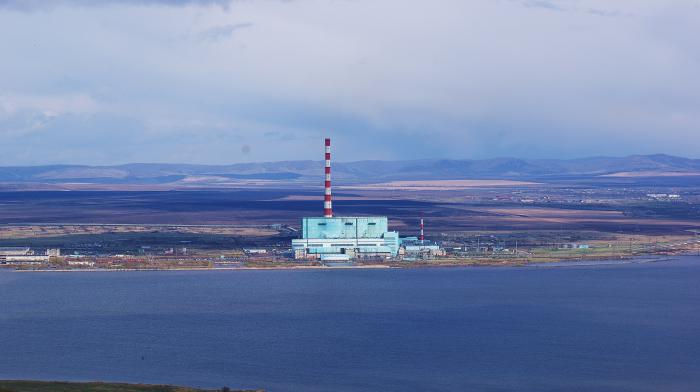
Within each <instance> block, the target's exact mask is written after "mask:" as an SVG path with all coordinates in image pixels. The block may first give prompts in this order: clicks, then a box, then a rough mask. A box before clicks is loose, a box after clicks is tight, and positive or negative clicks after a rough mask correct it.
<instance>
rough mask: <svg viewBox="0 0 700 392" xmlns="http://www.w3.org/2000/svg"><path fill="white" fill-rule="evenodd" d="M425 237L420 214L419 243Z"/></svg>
mask: <svg viewBox="0 0 700 392" xmlns="http://www.w3.org/2000/svg"><path fill="white" fill-rule="evenodd" d="M424 239H425V237H424V236H423V215H421V216H420V243H421V244H422V243H423V240H424Z"/></svg>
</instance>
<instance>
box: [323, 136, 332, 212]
mask: <svg viewBox="0 0 700 392" xmlns="http://www.w3.org/2000/svg"><path fill="white" fill-rule="evenodd" d="M323 216H324V217H326V218H332V217H333V203H332V202H331V139H328V138H326V183H325V190H324V198H323Z"/></svg>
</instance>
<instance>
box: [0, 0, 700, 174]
mask: <svg viewBox="0 0 700 392" xmlns="http://www.w3.org/2000/svg"><path fill="white" fill-rule="evenodd" d="M697 37H700V1H698V0H654V1H652V0H616V1H609V0H470V1H465V0H434V1H424V0H308V1H306V0H286V1H282V0H277V1H275V0H232V1H228V0H199V1H197V0H170V1H166V0H124V1H117V0H53V1H44V0H26V1H21V0H0V146H1V147H0V165H3V166H19V165H40V164H56V163H70V164H93V165H109V164H121V163H129V162H171V163H203V164H228V163H238V162H257V161H278V160H298V159H314V160H318V159H321V158H322V155H321V153H322V145H323V138H324V137H331V138H332V139H333V153H334V159H336V160H341V161H355V160H365V159H379V160H395V159H417V158H440V159H443V158H449V159H482V158H492V157H520V158H576V157H586V156H602V155H605V156H623V155H631V154H652V153H667V154H673V155H680V156H686V157H691V158H700V149H699V148H698V147H700V40H698V38H697Z"/></svg>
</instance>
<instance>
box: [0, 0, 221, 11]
mask: <svg viewBox="0 0 700 392" xmlns="http://www.w3.org/2000/svg"><path fill="white" fill-rule="evenodd" d="M232 1H233V0H51V1H46V0H0V8H7V9H13V10H21V11H36V10H41V9H52V8H56V7H61V6H68V7H100V6H105V5H132V6H151V5H159V6H169V7H181V6H188V5H200V6H210V5H218V6H221V7H228V6H229V5H230V4H231V2H232Z"/></svg>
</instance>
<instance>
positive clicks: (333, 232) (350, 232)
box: [292, 139, 437, 261]
mask: <svg viewBox="0 0 700 392" xmlns="http://www.w3.org/2000/svg"><path fill="white" fill-rule="evenodd" d="M325 163H326V164H325V183H324V184H325V185H324V199H323V217H307V218H303V219H302V222H301V228H302V230H301V238H298V239H293V240H292V249H293V251H294V258H295V259H298V260H309V259H311V260H321V261H348V260H351V259H363V258H385V259H386V258H396V257H397V256H399V254H400V253H401V254H403V253H404V250H405V249H403V248H402V247H401V244H402V242H403V241H404V240H407V243H411V244H412V247H413V246H418V247H419V248H420V250H421V251H422V250H424V249H425V250H428V249H432V250H433V252H434V248H437V246H435V245H434V244H430V245H424V244H423V243H424V238H423V233H422V227H423V223H422V218H421V239H420V244H415V245H414V244H413V243H414V242H416V241H414V239H415V237H412V238H406V239H401V238H399V233H398V232H397V231H389V222H388V219H387V217H385V216H363V217H359V216H348V217H334V216H333V200H332V192H331V140H330V139H326V140H325ZM428 247H430V248H428Z"/></svg>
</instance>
